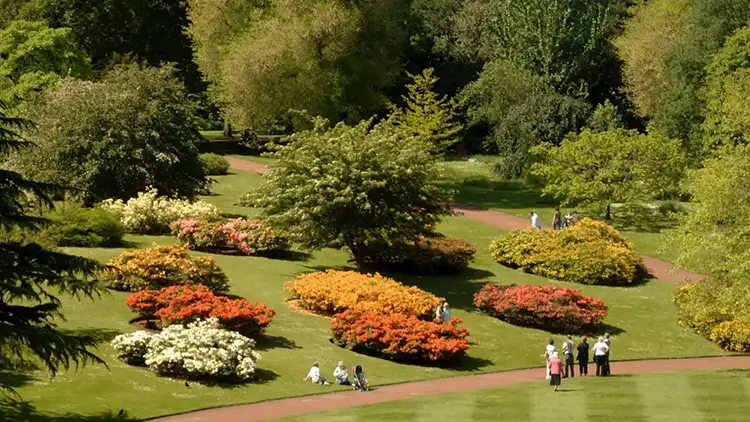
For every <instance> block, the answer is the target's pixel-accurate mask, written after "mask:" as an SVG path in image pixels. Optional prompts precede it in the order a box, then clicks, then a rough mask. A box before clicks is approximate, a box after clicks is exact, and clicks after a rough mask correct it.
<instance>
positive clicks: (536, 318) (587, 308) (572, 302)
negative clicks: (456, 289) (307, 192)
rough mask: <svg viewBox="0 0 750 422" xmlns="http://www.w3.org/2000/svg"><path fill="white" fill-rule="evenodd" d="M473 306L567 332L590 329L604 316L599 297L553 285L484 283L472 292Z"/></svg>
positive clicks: (512, 320) (521, 322) (524, 323)
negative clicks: (476, 290) (479, 288)
mask: <svg viewBox="0 0 750 422" xmlns="http://www.w3.org/2000/svg"><path fill="white" fill-rule="evenodd" d="M474 305H475V306H476V307H478V308H479V309H481V310H483V311H485V312H487V313H488V314H489V315H491V316H493V317H495V318H499V319H501V320H503V321H507V322H509V323H511V324H515V325H520V326H523V327H534V328H542V329H545V330H550V331H560V332H569V333H574V332H581V331H584V330H587V329H590V328H594V327H596V326H597V325H599V324H601V323H602V321H604V318H605V317H606V316H607V305H605V304H604V302H602V301H601V300H599V299H597V298H595V297H590V296H584V295H582V294H581V292H580V291H579V290H574V289H569V288H567V287H557V286H553V285H521V286H518V285H515V284H512V285H509V286H496V285H494V284H487V285H485V286H484V287H482V289H481V290H480V291H479V292H477V293H476V294H475V295H474Z"/></svg>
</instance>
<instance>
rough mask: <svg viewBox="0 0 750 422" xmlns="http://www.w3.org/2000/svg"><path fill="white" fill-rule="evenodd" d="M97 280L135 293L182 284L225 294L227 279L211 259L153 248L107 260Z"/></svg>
mask: <svg viewBox="0 0 750 422" xmlns="http://www.w3.org/2000/svg"><path fill="white" fill-rule="evenodd" d="M99 278H100V280H102V281H103V282H104V283H106V284H107V286H108V287H110V288H112V289H115V290H121V291H127V292H135V291H138V290H147V289H160V288H162V287H168V286H179V285H183V284H203V285H205V286H206V287H208V289H209V290H211V291H214V292H225V291H227V289H228V288H229V280H228V279H227V276H226V275H225V274H224V272H223V271H222V270H221V268H219V266H218V265H216V262H214V260H213V258H211V257H192V256H190V251H189V250H188V248H186V247H184V246H180V245H171V246H157V245H156V244H154V246H152V247H151V248H148V249H135V250H129V251H125V252H123V253H122V254H121V255H120V256H118V257H117V258H115V259H113V260H111V261H109V262H108V263H107V267H106V268H105V269H104V270H102V272H101V274H100V277H99Z"/></svg>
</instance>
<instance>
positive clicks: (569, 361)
mask: <svg viewBox="0 0 750 422" xmlns="http://www.w3.org/2000/svg"><path fill="white" fill-rule="evenodd" d="M573 347H574V345H573V339H572V338H571V336H570V335H568V337H567V338H566V339H565V341H564V342H563V346H562V350H563V359H565V360H564V361H563V365H565V366H564V368H565V370H564V371H563V378H568V375H570V377H571V378H573V377H574V376H575V373H574V372H575V371H574V366H573V364H574V361H573Z"/></svg>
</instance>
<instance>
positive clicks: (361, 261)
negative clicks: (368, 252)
mask: <svg viewBox="0 0 750 422" xmlns="http://www.w3.org/2000/svg"><path fill="white" fill-rule="evenodd" d="M349 251H351V253H352V256H353V257H354V263H355V264H357V269H358V270H359V271H360V272H362V271H364V270H365V267H366V265H365V257H364V253H363V252H362V249H361V248H359V247H358V246H357V245H356V244H351V245H349Z"/></svg>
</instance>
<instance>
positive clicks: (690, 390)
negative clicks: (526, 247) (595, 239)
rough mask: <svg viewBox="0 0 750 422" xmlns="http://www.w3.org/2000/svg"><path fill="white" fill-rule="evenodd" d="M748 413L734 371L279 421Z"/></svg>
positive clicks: (743, 373)
mask: <svg viewBox="0 0 750 422" xmlns="http://www.w3.org/2000/svg"><path fill="white" fill-rule="evenodd" d="M748 415H750V371H748V370H734V371H721V372H681V373H662V374H642V375H632V376H615V377H609V378H596V377H590V378H586V379H582V378H574V379H572V380H563V384H562V386H561V391H559V392H557V393H555V392H553V391H552V387H550V386H549V385H546V383H544V382H539V383H528V384H520V385H516V386H512V387H502V388H493V389H487V390H477V391H471V392H466V393H459V394H450V395H447V394H444V395H436V396H431V397H426V398H419V399H410V400H402V401H397V402H392V403H384V404H378V405H367V406H361V407H352V408H346V409H339V410H335V411H331V412H325V413H315V414H310V415H306V416H300V417H295V418H287V419H279V420H278V421H279V422H282V421H283V422H307V421H320V420H325V421H328V422H356V421H385V420H387V421H389V422H402V421H403V422H406V421H431V422H442V421H445V422H454V421H513V422H526V421H528V422H537V421H539V422H546V421H571V422H583V421H590V422H609V421H628V422H691V421H717V422H718V421H721V422H731V421H736V422H742V421H747V420H748Z"/></svg>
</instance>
